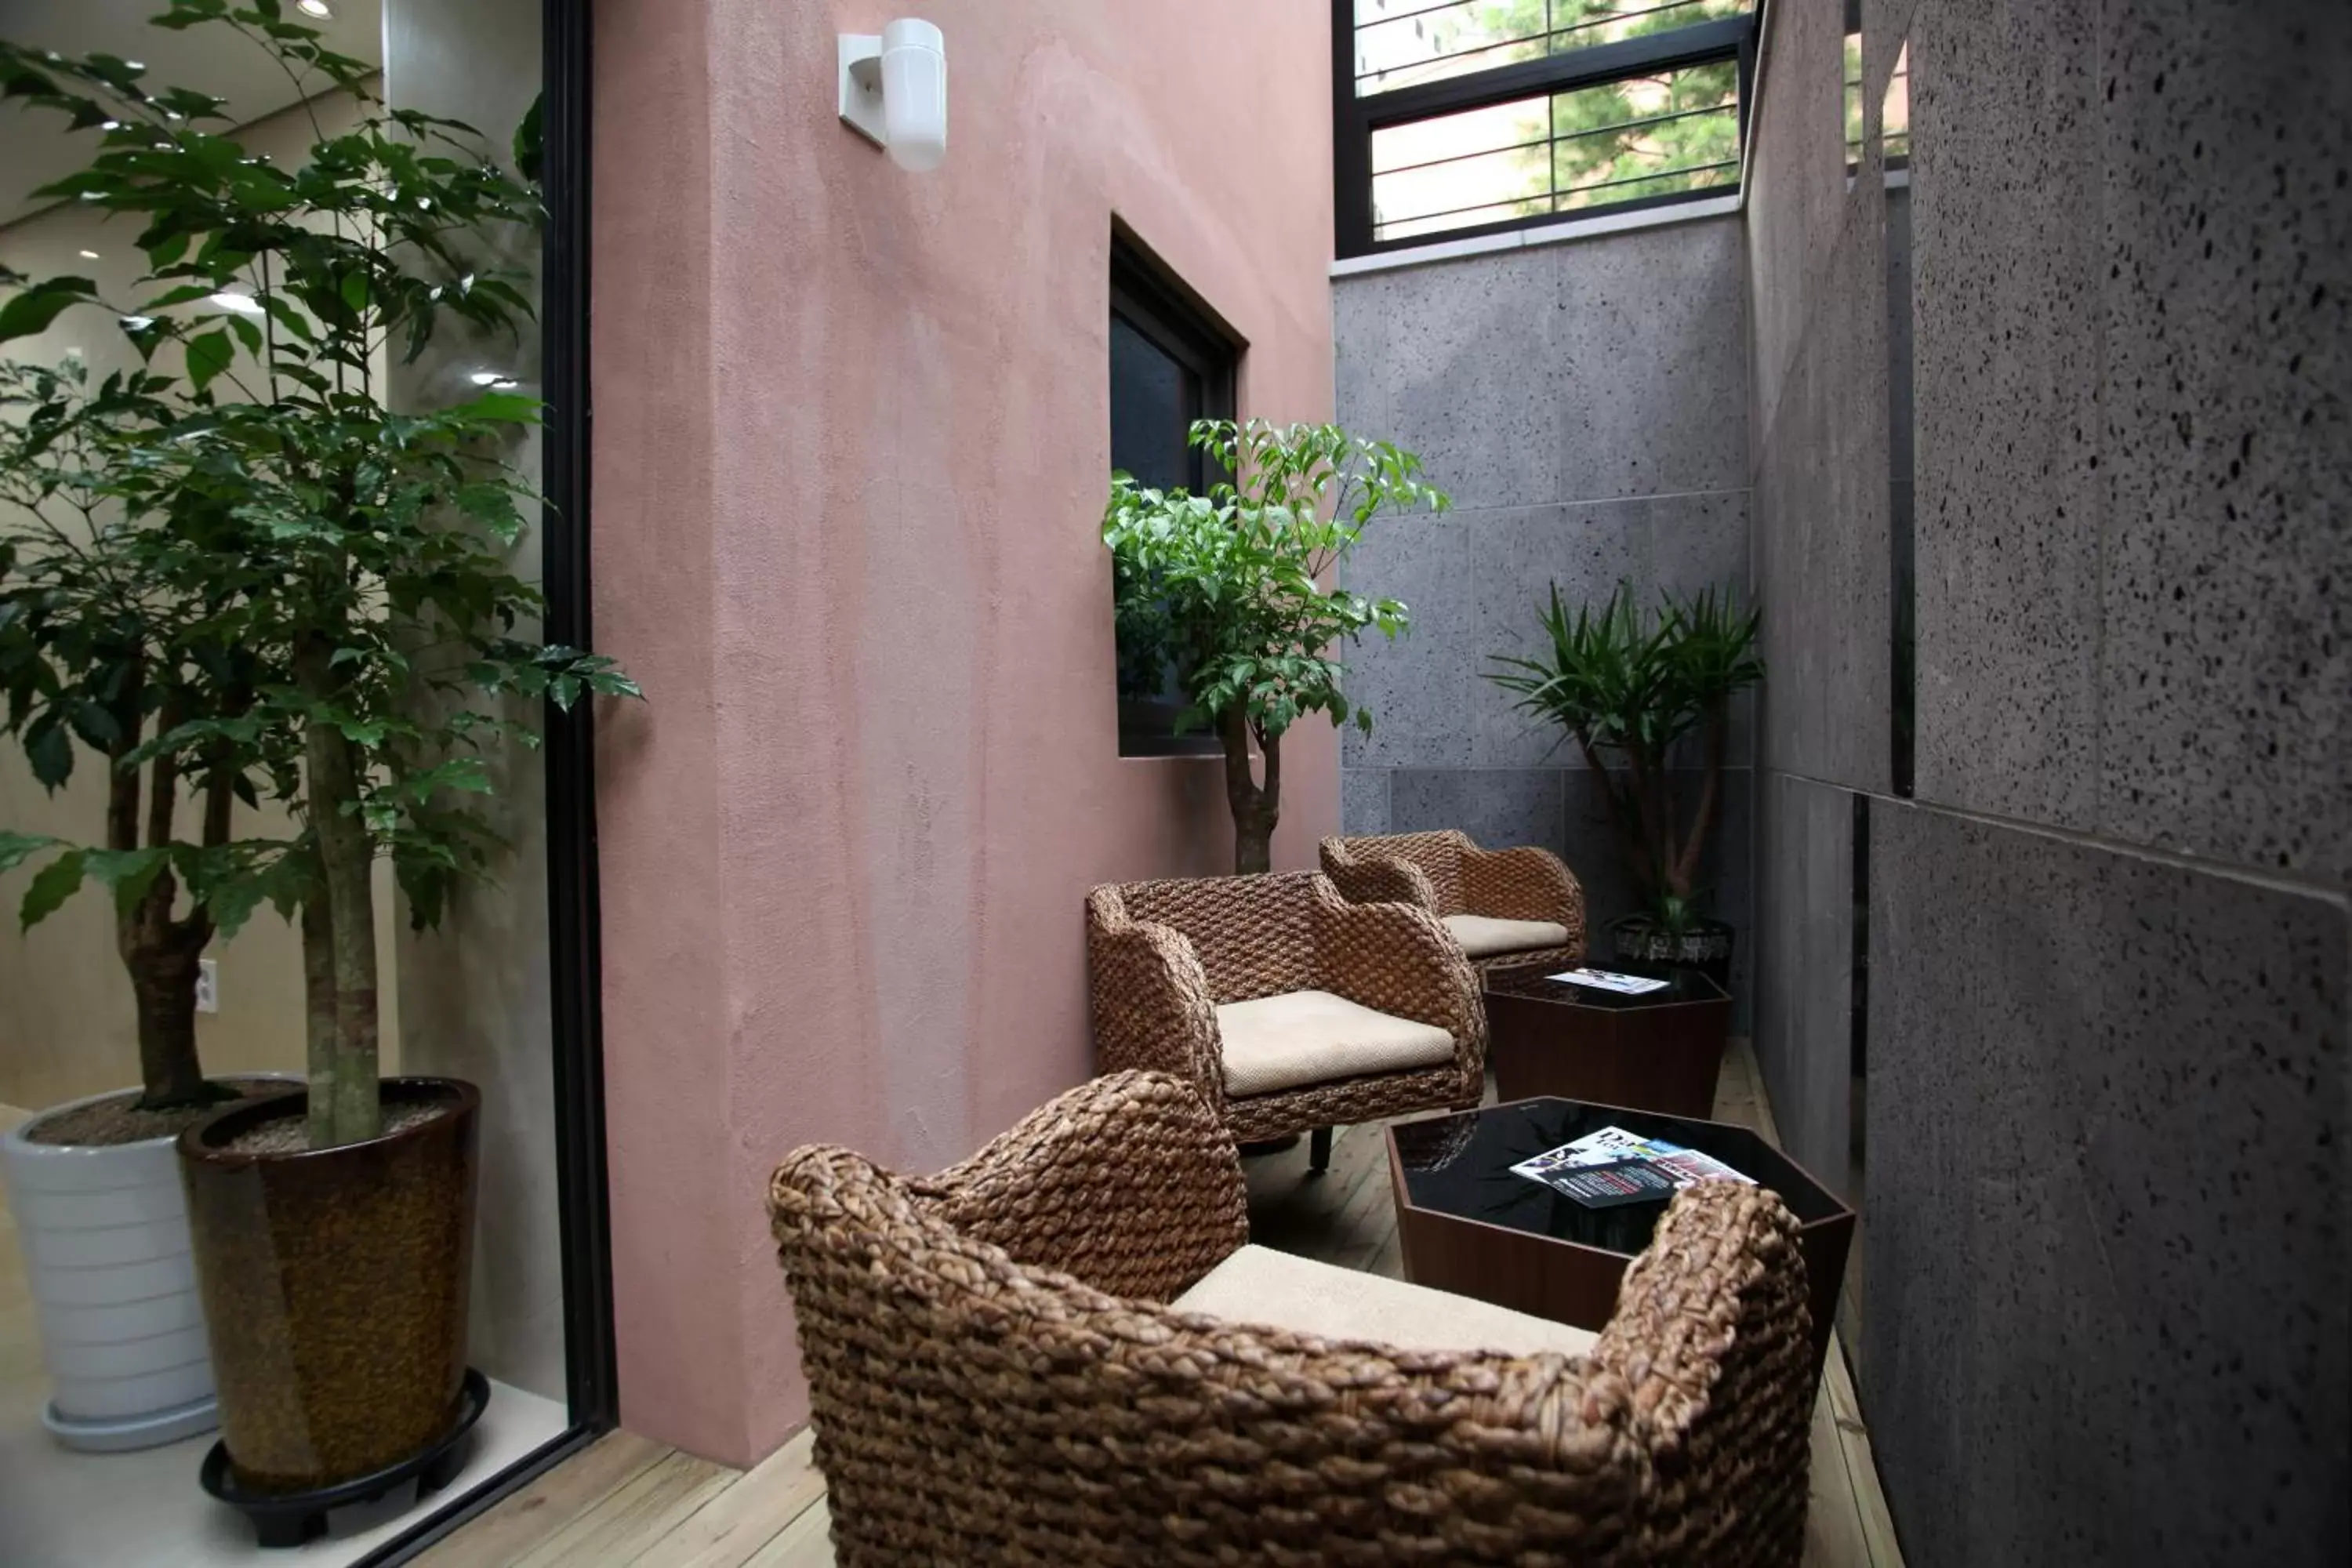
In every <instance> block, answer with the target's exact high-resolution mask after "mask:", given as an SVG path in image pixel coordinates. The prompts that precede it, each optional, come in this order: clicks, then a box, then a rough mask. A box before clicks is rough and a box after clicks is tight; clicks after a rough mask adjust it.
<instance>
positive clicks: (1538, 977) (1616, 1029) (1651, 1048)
mask: <svg viewBox="0 0 2352 1568" xmlns="http://www.w3.org/2000/svg"><path fill="white" fill-rule="evenodd" d="M1565 967H1570V966H1567V965H1562V964H1559V963H1537V964H1518V965H1514V966H1512V967H1510V968H1507V969H1503V968H1498V969H1492V970H1489V971H1487V973H1486V1033H1487V1047H1486V1054H1487V1058H1488V1059H1489V1060H1491V1061H1492V1062H1493V1063H1494V1064H1495V1084H1496V1089H1497V1091H1498V1092H1499V1094H1500V1095H1501V1097H1502V1098H1503V1099H1504V1100H1532V1099H1534V1098H1536V1097H1537V1096H1538V1095H1558V1096H1559V1097H1560V1098H1561V1099H1563V1100H1594V1101H1597V1102H1599V1103H1601V1104H1603V1105H1634V1106H1639V1107H1641V1108H1642V1109H1643V1110H1662V1111H1664V1112H1666V1113H1667V1114H1668V1115H1672V1116H1707V1115H1711V1114H1713V1112H1714V1110H1715V1079H1716V1074H1717V1071H1718V1070H1720V1069H1721V1068H1722V1066H1723V1047H1724V1042H1725V1041H1726V1039H1727V1038H1728V1037H1729V1035H1730V1032H1731V997H1730V995H1729V994H1727V992H1726V991H1725V990H1724V989H1723V987H1722V986H1720V985H1718V984H1716V983H1715V982H1714V981H1713V980H1712V979H1710V978H1709V977H1708V976H1707V975H1706V973H1703V972H1701V971H1699V970H1696V969H1681V968H1672V969H1670V968H1666V967H1664V966H1663V965H1658V964H1649V963H1630V962H1623V961H1618V962H1612V963H1596V964H1594V965H1593V967H1595V968H1598V969H1606V970H1610V971H1612V972H1613V973H1620V974H1640V975H1646V976H1649V977H1651V978H1654V979H1659V980H1664V981H1665V982H1666V983H1667V984H1666V987H1665V989H1664V990H1663V991H1652V992H1646V993H1644V994H1642V995H1639V996H1626V995H1621V994H1617V993H1615V992H1611V991H1599V990H1593V989H1591V988H1590V987H1586V986H1580V985H1570V984H1567V983H1566V982H1565V981H1559V980H1552V979H1549V978H1548V976H1550V975H1553V974H1557V973H1560V971H1561V970H1562V969H1563V968H1565Z"/></svg>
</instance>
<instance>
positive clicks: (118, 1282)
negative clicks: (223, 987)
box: [0, 1079, 300, 1451]
mask: <svg viewBox="0 0 2352 1568" xmlns="http://www.w3.org/2000/svg"><path fill="white" fill-rule="evenodd" d="M286 1081H287V1082H289V1084H292V1083H297V1082H299V1081H300V1080H299V1079H288V1080H286ZM118 1092H119V1091H118ZM109 1098H111V1097H110V1096H108V1095H93V1096H91V1097H90V1100H74V1101H71V1102H70V1103H68V1104H66V1105H59V1106H53V1107H51V1108H50V1110H47V1111H44V1112H42V1113H41V1115H38V1116H35V1117H34V1118H32V1119H31V1121H27V1122H26V1123H25V1125H24V1126H23V1127H19V1128H17V1129H16V1130H15V1131H11V1132H8V1133H7V1134H5V1136H0V1180H5V1182H6V1183H7V1187H8V1206H9V1208H10V1209H11V1210H12V1211H13V1212H14V1214H15V1215H16V1238H17V1242H18V1244H19V1245H20V1246H21V1247H23V1249H24V1254H25V1277H26V1284H27V1285H28V1286H29V1287H30V1289H31V1290H32V1295H33V1304H34V1309H35V1311H36V1312H37V1315H38V1317H39V1320H40V1325H41V1352H42V1359H43V1360H44V1361H46V1362H47V1363H48V1369H49V1377H50V1381H51V1383H52V1384H53V1396H52V1397H51V1399H50V1401H49V1404H48V1405H47V1408H46V1409H45V1410H44V1411H43V1412H42V1417H41V1418H42V1422H43V1424H44V1425H45V1426H47V1427H48V1429H49V1430H50V1432H51V1433H53V1434H54V1435H55V1436H57V1438H58V1441H59V1442H61V1443H64V1444H65V1445H66V1446H67V1447H74V1448H89V1449H96V1450H100V1451H117V1450H121V1449H128V1448H145V1447H153V1446H154V1445H156V1444H158V1443H170V1442H176V1441H177V1440H179V1439H180V1438H182V1437H187V1436H194V1434H196V1433H199V1432H208V1431H210V1430H212V1428H213V1427H214V1426H215V1425H217V1421H216V1418H215V1414H214V1405H213V1366H212V1357H211V1355H210V1354H209V1352H207V1351H206V1350H205V1319H204V1310H203V1307H202V1304H201V1303H200V1302H199V1301H198V1300H197V1296H196V1272H195V1259H194V1258H193V1257H192V1256H191V1255H190V1252H189V1247H188V1211H187V1204H186V1201H185V1199H184V1197H183V1196H182V1194H181V1190H180V1167H179V1158H178V1156H177V1154H175V1153H174V1152H173V1147H172V1146H173V1142H175V1140H173V1139H171V1138H151V1139H148V1140H146V1141H145V1142H139V1143H121V1144H116V1145H114V1146H112V1147H109V1148H85V1147H80V1146H77V1145H74V1144H65V1143H35V1142H29V1141H27V1140H26V1137H25V1133H26V1131H28V1130H30V1129H31V1128H32V1127H34V1126H35V1125H37V1124H38V1123H39V1122H40V1121H42V1119H43V1118H44V1117H46V1116H47V1115H50V1114H52V1113H54V1112H55V1111H59V1110H71V1109H73V1108H74V1107H75V1106H79V1105H87V1104H89V1103H91V1101H92V1100H105V1099H109Z"/></svg>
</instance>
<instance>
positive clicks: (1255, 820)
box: [1217, 707, 1282, 877]
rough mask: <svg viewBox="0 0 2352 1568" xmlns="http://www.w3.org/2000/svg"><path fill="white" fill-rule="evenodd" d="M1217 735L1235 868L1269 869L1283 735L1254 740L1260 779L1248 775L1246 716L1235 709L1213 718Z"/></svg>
mask: <svg viewBox="0 0 2352 1568" xmlns="http://www.w3.org/2000/svg"><path fill="white" fill-rule="evenodd" d="M1217 738H1218V740H1220V741H1221V742H1223V744H1224V748H1225V804H1226V805H1228V806H1230V807H1231V808H1232V810H1233V814H1234V872H1235V873H1236V874H1237V875H1240V876H1244V877H1251V876H1255V875H1256V874H1257V873H1259V872H1261V871H1270V870H1272V869H1273V868H1274V826H1275V824H1276V822H1277V821H1279V820H1280V819H1281V816H1282V737H1281V736H1279V735H1268V736H1266V737H1265V739H1264V740H1262V741H1260V742H1258V744H1259V748H1260V750H1261V751H1263V752H1264V753H1265V784H1263V785H1261V784H1259V783H1258V782H1257V781H1256V780H1255V779H1254V778H1253V777H1251V775H1250V760H1249V743H1250V727H1249V721H1248V719H1247V718H1246V717H1245V716H1244V714H1243V712H1242V710H1241V709H1240V708H1238V707H1234V708H1228V709H1227V710H1225V711H1224V712H1223V714H1221V715H1220V716H1219V717H1218V720H1217Z"/></svg>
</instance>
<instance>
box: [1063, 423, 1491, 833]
mask: <svg viewBox="0 0 2352 1568" xmlns="http://www.w3.org/2000/svg"><path fill="white" fill-rule="evenodd" d="M1191 439H1192V445H1193V446H1195V447H1200V448H1202V449H1203V450H1205V451H1206V452H1208V453H1209V455H1210V456H1212V457H1213V458H1215V459H1216V461H1217V462H1218V464H1219V465H1220V466H1221V467H1222V468H1223V469H1224V471H1225V472H1227V473H1229V474H1232V475H1234V481H1233V482H1231V483H1225V482H1220V483H1218V484H1215V485H1213V486H1211V487H1210V490H1209V493H1208V494H1207V495H1205V496H1196V495H1192V494H1191V493H1190V492H1188V491H1185V490H1182V489H1171V490H1156V489H1146V488H1144V487H1143V486H1140V485H1138V484H1137V483H1136V482H1135V481H1134V479H1132V478H1130V477H1129V476H1128V475H1126V474H1114V475H1113V476H1112V477H1111V491H1110V505H1109V507H1108V509H1107V510H1106V511H1105V512H1104V514H1103V540H1104V542H1106V543H1108V545H1109V546H1110V551H1111V559H1112V563H1113V567H1112V570H1113V574H1114V588H1115V591H1116V599H1115V604H1116V605H1117V609H1116V615H1117V618H1118V637H1119V646H1120V647H1121V649H1122V657H1123V658H1126V657H1130V656H1131V657H1134V658H1138V659H1139V661H1141V662H1143V663H1146V664H1149V665H1150V666H1152V667H1153V668H1158V667H1159V666H1160V665H1161V664H1163V663H1164V665H1165V666H1166V667H1168V668H1172V669H1173V670H1174V672H1175V675H1176V679H1177V681H1178V683H1179V685H1180V686H1181V688H1182V689H1183V692H1184V696H1185V699H1186V700H1187V703H1188V706H1187V707H1186V708H1185V709H1184V710H1183V712H1182V713H1181V714H1180V715H1179V716H1178V719H1177V730H1178V731H1179V732H1180V733H1181V731H1184V730H1185V729H1187V728H1190V727H1192V726H1194V725H1207V726H1209V727H1210V728H1212V729H1213V730H1214V731H1215V732H1216V735H1217V739H1218V742H1219V743H1220V745H1221V747H1222V749H1223V752H1224V761H1225V802H1226V805H1228V806H1229V807H1230V808H1231V809H1232V811H1233V816H1234V870H1235V871H1236V872H1239V873H1242V874H1244V875H1246V874H1248V873H1251V872H1255V871H1264V870H1267V869H1269V868H1271V867H1272V865H1273V843H1274V829H1275V825H1276V823H1277V822H1278V821H1279V820H1280V819H1281V816H1282V737H1283V735H1284V734H1285V733H1286V731H1288V730H1289V728H1290V726H1291V725H1292V724H1294V723H1296V722H1297V721H1298V720H1299V719H1301V718H1303V717H1304V716H1306V715H1307V714H1309V713H1318V712H1320V713H1328V714H1329V715H1330V717H1331V721H1332V722H1333V723H1335V724H1344V723H1347V722H1349V720H1350V719H1351V718H1352V719H1353V721H1355V723H1356V724H1357V726H1358V727H1359V728H1360V729H1361V730H1362V731H1365V732H1366V733H1370V731H1371V727H1372V716H1371V714H1370V712H1368V711H1367V710H1365V709H1364V708H1363V707H1362V706H1361V705H1360V704H1356V703H1352V702H1350V701H1349V699H1348V697H1347V696H1346V694H1345V693H1344V692H1342V691H1341V689H1340V681H1341V679H1343V678H1344V676H1345V675H1346V673H1347V670H1346V667H1344V666H1343V665H1341V664H1340V663H1339V660H1338V659H1336V658H1333V657H1331V656H1332V654H1333V652H1334V650H1335V649H1336V648H1337V647H1338V646H1339V644H1341V643H1354V642H1356V641H1358V640H1359V639H1360V637H1362V636H1363V634H1364V632H1365V631H1366V630H1367V629H1368V628H1377V629H1378V630H1379V631H1380V633H1381V635H1382V636H1383V637H1395V636H1396V635H1397V634H1398V633H1399V632H1402V631H1403V630H1405V629H1406V627H1407V626H1408V625H1409V615H1408V612H1407V610H1406V608H1405V606H1404V605H1402V604H1401V603H1399V602H1398V601H1397V600H1394V599H1369V598H1366V597H1365V596H1364V595H1361V594H1358V593H1354V592H1352V591H1351V590H1349V589H1346V588H1338V587H1335V588H1330V589H1326V588H1325V587H1324V586H1323V585H1322V583H1321V582H1320V579H1321V577H1322V576H1323V574H1325V573H1326V572H1328V570H1330V568H1331V567H1332V566H1333V565H1334V564H1336V563H1338V562H1339V560H1340V559H1342V558H1343V557H1344V556H1346V554H1347V553H1348V552H1349V550H1350V549H1352V548H1353V547H1354V545H1355V543H1356V542H1357V541H1358V540H1359V539H1360V538H1361V537H1362V535H1363V531H1364V529H1365V528H1366V526H1367V525H1368V524H1370V521H1372V519H1373V518H1374V517H1375V516H1376V515H1378V514H1379V513H1380V512H1381V510H1385V509H1388V508H1391V507H1394V508H1411V507H1422V506H1425V507H1428V508H1429V509H1430V510H1433V511H1443V510H1445V508H1446V507H1447V506H1448V505H1449V504H1451V503H1450V502H1449V501H1448V500H1447V499H1446V497H1445V495H1444V492H1443V491H1441V490H1439V489H1437V488H1436V487H1435V486H1434V485H1432V484H1430V483H1428V482H1427V481H1426V480H1424V479H1422V477H1421V469H1422V466H1421V459H1420V458H1417V457H1415V456H1413V455H1412V453H1410V452H1406V451H1402V450H1400V449H1399V448H1398V447H1395V446H1393V445H1391V443H1389V442H1386V441H1373V440H1365V439H1361V438H1360V437H1352V436H1349V434H1348V433H1347V432H1346V431H1345V430H1342V429H1341V428H1339V426H1337V425H1287V426H1282V425H1271V424H1268V423H1266V422H1265V421H1264V420H1260V419H1253V420H1251V421H1249V422H1248V423H1247V424H1246V425H1240V426H1236V425H1235V424H1234V423H1233V422H1232V421H1231V420H1223V419H1203V420H1201V421H1199V422H1197V423H1196V424H1194V425H1193V426H1192V433H1191ZM1253 746H1255V748H1256V750H1257V753H1258V755H1259V756H1260V757H1262V758H1263V759H1264V771H1263V773H1257V772H1255V771H1254V770H1253V769H1252V767H1251V757H1250V752H1251V748H1252V747H1253Z"/></svg>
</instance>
